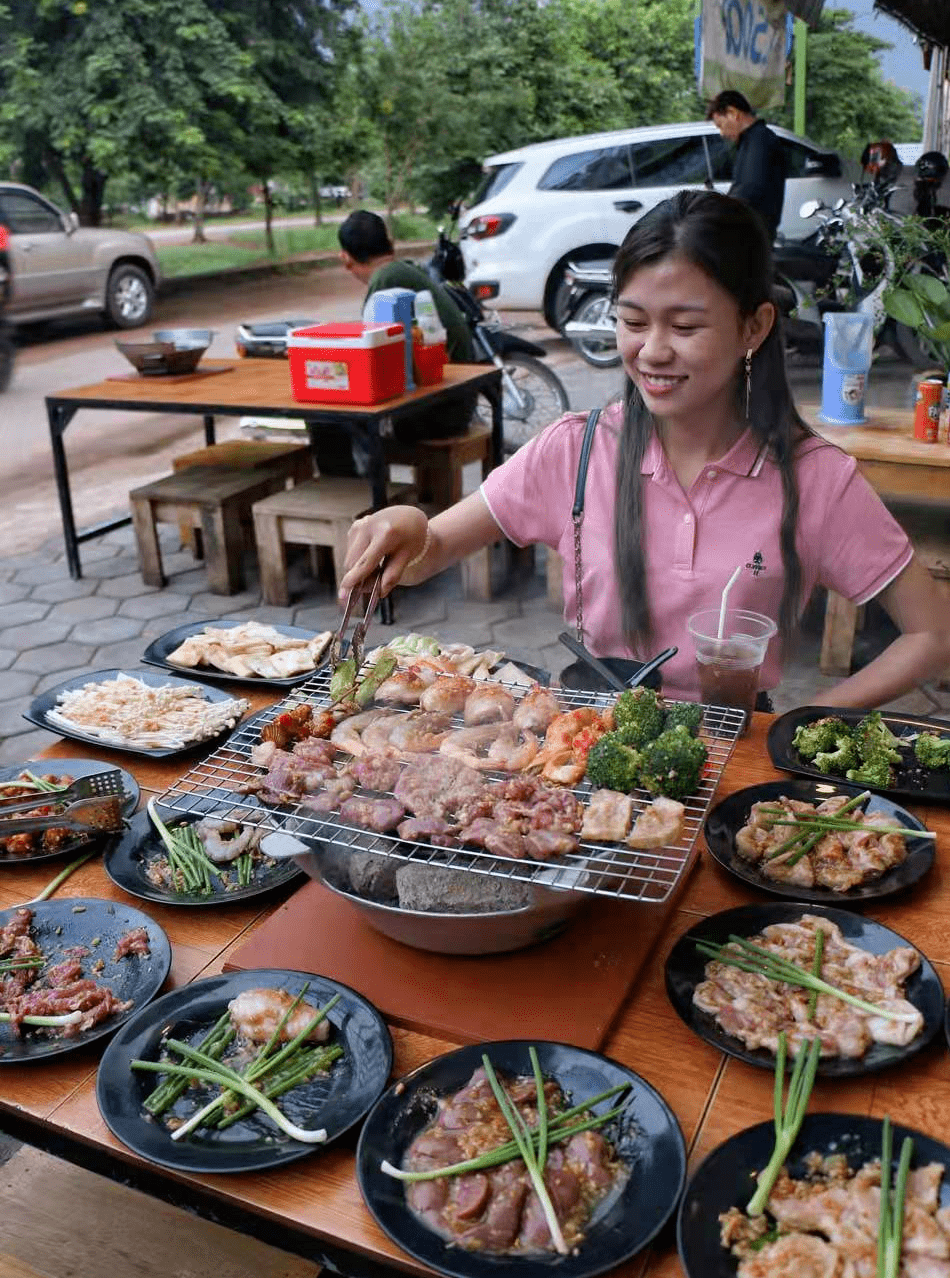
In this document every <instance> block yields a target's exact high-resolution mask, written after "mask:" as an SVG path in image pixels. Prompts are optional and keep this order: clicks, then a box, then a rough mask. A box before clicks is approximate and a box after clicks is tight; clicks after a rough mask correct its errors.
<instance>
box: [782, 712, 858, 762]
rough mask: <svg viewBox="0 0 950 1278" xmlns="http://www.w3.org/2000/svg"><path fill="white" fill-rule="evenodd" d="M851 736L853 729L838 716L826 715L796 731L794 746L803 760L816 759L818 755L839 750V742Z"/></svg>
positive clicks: (793, 738)
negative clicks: (842, 738) (844, 737)
mask: <svg viewBox="0 0 950 1278" xmlns="http://www.w3.org/2000/svg"><path fill="white" fill-rule="evenodd" d="M842 736H849V737H850V736H851V729H850V728H849V727H848V725H847V724H846V723H845V721H844V720H843V719H839V718H838V717H837V715H833V714H832V715H826V716H825V718H824V719H815V720H814V721H813V722H812V723H803V724H801V726H800V727H798V728H796V729H795V735H794V736H793V737H792V746H793V747H794V748H795V749H796V750H797V751H798V753H799V754H800V755H801V756H802V758H803V759H814V757H815V755H816V754H819V753H823V752H825V751H828V750H837V749H838V744H837V743H838V740H839V739H840V738H841V737H842Z"/></svg>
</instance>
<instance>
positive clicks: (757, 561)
mask: <svg viewBox="0 0 950 1278" xmlns="http://www.w3.org/2000/svg"><path fill="white" fill-rule="evenodd" d="M746 567H747V568H749V569H751V571H752V576H753V577H758V575H759V573H760V572H765V560H764V559H763V558H762V551H761V550H757V551H756V552H755V554H754V555H753V556H752V562H751V563H748V564H746Z"/></svg>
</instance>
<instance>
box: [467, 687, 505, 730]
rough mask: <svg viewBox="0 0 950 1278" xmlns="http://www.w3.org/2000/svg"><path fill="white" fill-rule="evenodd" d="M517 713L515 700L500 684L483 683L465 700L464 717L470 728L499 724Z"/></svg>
mask: <svg viewBox="0 0 950 1278" xmlns="http://www.w3.org/2000/svg"><path fill="white" fill-rule="evenodd" d="M514 712H515V699H514V697H513V696H512V695H511V693H510V692H509V691H508V690H507V688H503V687H502V686H501V684H500V683H483V684H482V685H481V686H480V687H478V688H476V689H475V691H474V692H470V693H469V695H468V696H467V697H466V698H465V706H464V710H463V714H462V717H463V718H464V720H465V722H466V724H467V725H468V726H469V727H472V728H474V727H477V726H478V725H479V724H482V723H499V722H501V721H503V720H505V719H510V718H511V716H512V715H513V714H514Z"/></svg>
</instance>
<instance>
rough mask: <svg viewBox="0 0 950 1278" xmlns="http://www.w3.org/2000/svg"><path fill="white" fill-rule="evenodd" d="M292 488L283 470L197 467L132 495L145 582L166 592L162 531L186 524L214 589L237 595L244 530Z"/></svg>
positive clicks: (241, 565)
mask: <svg viewBox="0 0 950 1278" xmlns="http://www.w3.org/2000/svg"><path fill="white" fill-rule="evenodd" d="M285 482H286V478H285V475H284V472H283V471H282V470H230V469H227V468H226V467H223V466H192V467H191V468H190V469H188V470H180V471H178V473H177V474H173V475H166V476H165V477H164V478H163V479H157V480H155V482H154V483H151V484H145V485H144V486H143V487H142V488H136V489H133V491H132V492H130V493H129V502H130V503H131V506H132V523H133V524H134V526H135V537H136V541H137V542H138V548H139V561H140V563H141V565H142V580H143V581H144V582H145V583H146V584H147V585H149V586H164V585H165V583H166V578H165V574H164V572H163V571H162V552H161V548H160V547H159V544H158V531H157V527H156V525H158V524H169V523H180V522H185V523H187V524H188V527H189V528H190V529H195V530H196V532H197V534H198V536H197V537H196V543H197V549H198V554H199V555H201V554H202V552H203V553H204V555H205V557H206V559H207V564H208V586H209V588H210V589H211V590H213V591H214V592H215V594H219V595H232V594H234V593H235V591H238V590H241V589H242V588H243V586H244V564H243V551H244V539H243V530H242V527H241V521H242V518H246V517H247V515H248V513H249V511H250V509H251V506H252V505H253V504H254V502H255V501H259V500H260V498H262V497H266V496H267V495H268V494H269V493H275V492H279V491H280V490H281V489H282V488H283V487H284V483H285Z"/></svg>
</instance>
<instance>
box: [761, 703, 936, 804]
mask: <svg viewBox="0 0 950 1278" xmlns="http://www.w3.org/2000/svg"><path fill="white" fill-rule="evenodd" d="M866 713H867V711H865V710H839V709H837V708H836V707H833V706H799V707H798V708H797V709H796V710H789V711H788V713H787V714H783V715H780V716H779V717H778V718H777V719H776V720H775V722H774V723H773V724H772V726H771V727H770V728H769V735H768V738H767V745H768V751H769V758H770V759H771V760H772V762H773V763H774V764H775V766H776V767H777V768H781V769H782V771H783V772H795V773H797V774H798V775H799V776H801V777H821V779H822V780H823V781H828V780H834V779H835V778H834V777H828V776H826V775H825V774H824V773H821V772H819V771H818V769H817V768H815V767H812V765H811V764H810V763H809V762H808V761H807V760H806V759H803V758H802V757H801V755H800V754H799V753H798V751H797V750H796V749H794V748H793V746H792V737H794V735H795V730H796V728H798V727H800V726H801V725H802V724H803V723H812V722H813V721H814V720H815V719H823V718H824V717H825V716H826V715H830V714H833V715H836V716H837V717H838V718H839V719H843V720H844V721H845V723H847V724H855V723H858V722H859V721H860V720H861V719H863V718H864V716H865V714H866ZM882 717H883V719H884V722H885V723H886V724H887V726H888V727H889V728H890V730H891V731H892V732H893V733H894V735H895V736H896V737H906V736H908V735H910V734H913V733H918V732H935V733H937V734H938V735H939V736H946V735H947V734H948V733H950V723H948V722H947V720H946V719H931V718H928V717H927V716H926V715H913V714H896V713H893V712H891V711H887V712H886V713H885V714H884V715H883V716H882ZM904 753H905V757H906V759H907V766H906V767H904V766H903V765H900V764H898V765H897V767H896V776H895V783H894V785H892V786H888V787H887V788H886V789H884V788H883V787H880V786H868V787H865V788H866V789H874V790H877V791H878V793H879V794H890V795H894V796H895V797H896V798H904V799H923V800H925V801H926V802H928V803H950V768H924V767H921V765H920V764H919V763H918V762H917V760H916V759H915V758H914V754H913V749H912V748H911V746H910V745H909V746H908V748H907V750H906V751H905V752H904ZM841 779H842V780H844V778H843V777H842V778H841Z"/></svg>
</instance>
